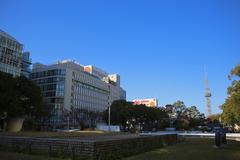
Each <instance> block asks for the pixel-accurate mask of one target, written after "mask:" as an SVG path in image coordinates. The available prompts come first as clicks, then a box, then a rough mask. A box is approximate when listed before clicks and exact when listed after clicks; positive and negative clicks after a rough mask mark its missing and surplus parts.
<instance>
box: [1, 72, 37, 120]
mask: <svg viewBox="0 0 240 160" xmlns="http://www.w3.org/2000/svg"><path fill="white" fill-rule="evenodd" d="M41 107H42V98H41V91H40V88H39V87H38V86H36V85H35V84H34V83H33V82H32V81H31V80H28V79H27V78H25V77H23V76H20V77H13V76H12V75H10V74H6V73H3V72H0V113H3V112H7V114H8V117H19V116H25V115H29V114H31V115H35V116H37V115H39V114H40V113H41Z"/></svg>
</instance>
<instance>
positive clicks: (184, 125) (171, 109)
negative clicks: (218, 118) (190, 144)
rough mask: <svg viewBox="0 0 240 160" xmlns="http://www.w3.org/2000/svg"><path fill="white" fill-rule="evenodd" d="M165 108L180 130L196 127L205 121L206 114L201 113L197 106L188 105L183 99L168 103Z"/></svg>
mask: <svg viewBox="0 0 240 160" xmlns="http://www.w3.org/2000/svg"><path fill="white" fill-rule="evenodd" d="M165 109H166V111H167V113H168V114H169V116H170V119H171V120H170V121H171V122H172V123H173V125H174V126H175V127H176V128H177V129H180V130H182V129H183V130H188V129H190V128H196V127H197V126H199V125H202V124H203V123H204V121H205V117H204V114H201V113H200V112H199V111H198V109H197V107H196V106H190V107H187V106H186V105H185V104H184V102H183V101H177V102H175V103H173V104H172V105H166V107H165Z"/></svg>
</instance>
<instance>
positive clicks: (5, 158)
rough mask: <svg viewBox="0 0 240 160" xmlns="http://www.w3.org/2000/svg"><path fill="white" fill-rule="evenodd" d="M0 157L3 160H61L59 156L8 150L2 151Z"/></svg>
mask: <svg viewBox="0 0 240 160" xmlns="http://www.w3.org/2000/svg"><path fill="white" fill-rule="evenodd" d="M0 159H1V160H59V158H51V157H45V156H36V155H27V154H23V153H15V152H6V151H0ZM65 160H66V159H65Z"/></svg>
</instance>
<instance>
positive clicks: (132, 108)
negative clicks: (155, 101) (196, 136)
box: [104, 100, 169, 130]
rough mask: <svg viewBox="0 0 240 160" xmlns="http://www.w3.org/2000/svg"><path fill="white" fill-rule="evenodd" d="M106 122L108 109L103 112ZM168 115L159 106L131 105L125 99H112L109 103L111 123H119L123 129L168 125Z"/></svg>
mask: <svg viewBox="0 0 240 160" xmlns="http://www.w3.org/2000/svg"><path fill="white" fill-rule="evenodd" d="M104 119H105V120H106V122H108V109H107V110H106V111H105V112H104ZM168 119H169V118H168V115H167V113H166V112H165V111H164V110H162V109H160V108H150V107H146V106H145V105H133V104H132V103H131V102H127V101H125V100H117V101H114V102H113V103H112V105H111V124H114V125H120V126H122V127H123V128H124V129H127V130H128V129H131V128H134V127H135V126H136V125H141V126H142V127H143V128H145V130H152V128H155V129H160V128H164V127H165V126H166V125H168Z"/></svg>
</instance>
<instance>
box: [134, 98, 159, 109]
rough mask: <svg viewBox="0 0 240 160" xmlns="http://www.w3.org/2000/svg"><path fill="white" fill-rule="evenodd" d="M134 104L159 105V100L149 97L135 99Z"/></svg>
mask: <svg viewBox="0 0 240 160" xmlns="http://www.w3.org/2000/svg"><path fill="white" fill-rule="evenodd" d="M132 102H133V104H134V105H141V104H143V105H146V106H147V107H157V106H158V100H157V99H156V98H149V99H135V100H133V101H132Z"/></svg>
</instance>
